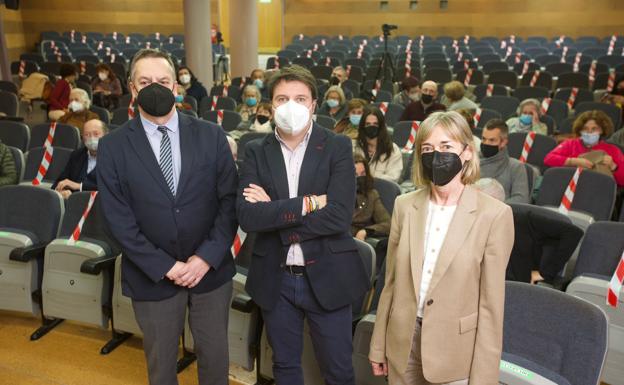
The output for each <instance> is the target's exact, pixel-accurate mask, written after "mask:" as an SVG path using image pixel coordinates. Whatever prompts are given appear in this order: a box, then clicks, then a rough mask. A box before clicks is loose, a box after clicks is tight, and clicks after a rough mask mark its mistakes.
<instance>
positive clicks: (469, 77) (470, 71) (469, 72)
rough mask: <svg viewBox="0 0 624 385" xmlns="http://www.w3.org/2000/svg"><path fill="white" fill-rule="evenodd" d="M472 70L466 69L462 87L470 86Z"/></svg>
mask: <svg viewBox="0 0 624 385" xmlns="http://www.w3.org/2000/svg"><path fill="white" fill-rule="evenodd" d="M472 72H473V69H472V68H468V70H467V71H466V77H465V78H464V86H466V87H468V86H469V85H470V79H472Z"/></svg>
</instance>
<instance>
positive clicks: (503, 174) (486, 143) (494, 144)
mask: <svg viewBox="0 0 624 385" xmlns="http://www.w3.org/2000/svg"><path fill="white" fill-rule="evenodd" d="M508 142H509V130H508V128H507V125H506V124H505V122H504V121H503V120H501V119H492V120H490V121H489V122H487V124H486V125H485V128H484V129H483V133H482V136H481V146H480V149H481V157H480V158H479V159H480V166H481V177H483V178H494V179H496V180H497V181H498V182H500V184H501V185H502V186H503V188H504V189H505V202H507V203H529V198H530V192H529V181H528V177H527V172H526V169H525V165H524V164H523V163H522V162H520V161H519V160H517V159H514V158H511V157H509V153H508V152H507V143H508Z"/></svg>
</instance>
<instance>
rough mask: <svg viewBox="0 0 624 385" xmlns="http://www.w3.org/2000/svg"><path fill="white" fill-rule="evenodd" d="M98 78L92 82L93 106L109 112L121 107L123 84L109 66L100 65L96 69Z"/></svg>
mask: <svg viewBox="0 0 624 385" xmlns="http://www.w3.org/2000/svg"><path fill="white" fill-rule="evenodd" d="M95 71H96V72H97V76H96V77H95V78H93V81H92V82H91V88H92V89H93V104H95V105H96V106H99V107H102V108H106V109H107V110H109V111H112V110H114V109H115V108H117V107H119V97H121V94H122V89H121V82H120V81H119V79H118V78H117V76H116V75H115V72H113V70H112V69H111V67H110V66H109V65H108V64H105V63H100V64H98V65H97V66H96V67H95Z"/></svg>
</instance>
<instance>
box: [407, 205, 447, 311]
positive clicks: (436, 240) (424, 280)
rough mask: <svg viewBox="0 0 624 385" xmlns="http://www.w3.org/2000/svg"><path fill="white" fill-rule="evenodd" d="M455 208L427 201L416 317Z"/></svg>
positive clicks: (422, 307)
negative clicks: (423, 256)
mask: <svg viewBox="0 0 624 385" xmlns="http://www.w3.org/2000/svg"><path fill="white" fill-rule="evenodd" d="M456 208H457V205H455V206H439V205H436V204H434V203H432V202H431V201H429V208H428V212H427V223H426V225H425V250H424V251H425V260H424V263H423V269H422V277H421V279H420V293H419V296H418V298H419V301H418V311H417V313H416V315H417V316H418V317H421V318H422V316H423V309H424V304H425V302H426V301H425V296H426V295H427V291H428V290H429V284H430V283H431V277H433V272H434V271H435V266H436V263H437V262H438V255H439V254H440V249H441V248H442V245H443V244H444V238H446V233H447V231H448V228H449V225H450V224H451V220H452V219H453V214H455V209H456Z"/></svg>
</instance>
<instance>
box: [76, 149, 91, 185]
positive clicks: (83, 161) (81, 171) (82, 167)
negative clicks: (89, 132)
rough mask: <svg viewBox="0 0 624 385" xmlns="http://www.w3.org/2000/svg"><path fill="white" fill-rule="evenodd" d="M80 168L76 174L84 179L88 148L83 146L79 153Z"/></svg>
mask: <svg viewBox="0 0 624 385" xmlns="http://www.w3.org/2000/svg"><path fill="white" fill-rule="evenodd" d="M79 164H80V169H79V170H78V175H80V180H84V179H85V178H86V177H87V174H88V173H87V171H88V170H89V150H87V149H86V148H83V150H82V152H81V153H80V162H79Z"/></svg>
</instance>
